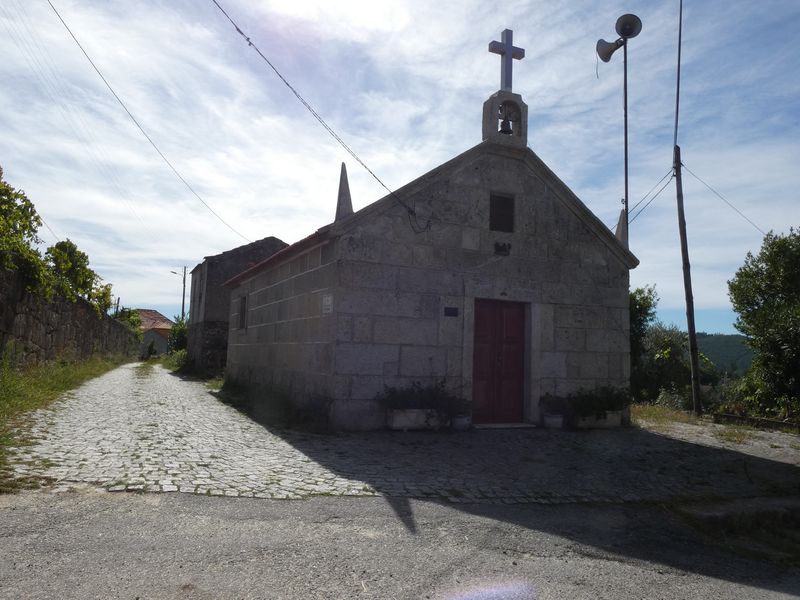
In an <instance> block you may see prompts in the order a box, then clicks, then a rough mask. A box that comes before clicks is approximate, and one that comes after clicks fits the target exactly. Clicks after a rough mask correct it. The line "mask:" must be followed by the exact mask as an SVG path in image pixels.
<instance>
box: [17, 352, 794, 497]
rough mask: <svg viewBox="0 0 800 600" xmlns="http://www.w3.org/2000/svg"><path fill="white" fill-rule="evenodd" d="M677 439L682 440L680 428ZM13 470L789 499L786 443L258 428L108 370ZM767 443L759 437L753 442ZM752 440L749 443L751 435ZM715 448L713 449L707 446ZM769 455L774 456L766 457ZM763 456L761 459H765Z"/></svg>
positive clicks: (192, 489)
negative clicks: (782, 496) (322, 432)
mask: <svg viewBox="0 0 800 600" xmlns="http://www.w3.org/2000/svg"><path fill="white" fill-rule="evenodd" d="M687 431H688V433H687ZM31 432H32V434H33V437H34V438H35V439H36V441H35V443H34V445H32V446H25V447H22V448H19V449H17V451H16V453H15V457H14V464H15V470H16V472H17V473H18V474H19V475H21V476H22V475H34V476H41V477H45V478H49V479H51V480H52V481H53V482H54V483H53V485H52V489H53V490H55V491H65V490H69V489H72V488H74V487H76V486H82V485H92V486H101V487H104V488H106V489H108V490H109V491H153V492H156V491H158V492H184V493H195V494H207V495H212V496H222V495H225V496H239V497H256V498H278V499H301V498H306V497H310V496H314V495H354V496H373V495H383V496H389V497H401V498H402V497H416V498H435V499H442V500H447V501H450V502H456V503H462V502H463V503H467V502H480V503H503V504H514V503H530V502H535V503H563V502H626V501H667V500H670V499H673V498H682V499H689V498H698V499H699V498H719V497H726V498H727V497H748V496H757V495H764V494H791V493H795V494H796V493H798V492H800V468H799V467H800V438H798V436H792V435H786V434H775V435H778V436H783V437H776V438H769V439H775V440H778V441H779V442H780V443H773V444H768V443H760V444H759V445H758V446H757V448H756V450H757V451H755V452H753V453H751V454H748V453H747V451H748V448H749V446H748V445H746V444H744V445H741V447H736V448H730V447H725V446H724V444H722V443H716V442H714V439H715V438H713V436H706V437H707V438H708V439H704V438H703V439H701V438H702V437H703V435H705V434H702V435H700V434H698V437H697V439H694V438H693V437H692V435H693V434H692V432H691V430H685V429H682V430H681V436H679V437H670V436H669V435H663V434H656V433H652V432H649V431H644V430H638V429H625V430H616V431H592V432H566V431H563V432H562V431H558V432H553V431H546V430H540V429H506V430H479V431H470V432H465V433H457V434H453V433H428V432H418V433H416V432H407V433H390V432H373V433H360V434H337V435H316V434H306V433H298V432H286V431H280V430H270V429H267V428H265V427H263V426H262V425H259V424H257V423H255V422H253V421H252V420H250V419H249V418H248V417H246V416H244V415H242V414H240V413H239V412H237V411H236V410H235V409H233V408H231V407H229V406H226V405H224V404H222V403H221V402H219V401H218V400H217V399H216V398H215V397H214V396H213V395H212V394H210V393H209V392H208V391H207V390H206V388H205V386H204V385H203V384H202V383H198V382H190V381H185V380H182V379H180V378H178V377H175V376H173V375H171V374H169V373H168V372H167V371H165V370H164V369H162V368H161V367H158V366H155V367H152V368H141V367H136V366H135V365H126V366H123V367H120V368H118V369H116V370H114V371H112V372H110V373H108V374H106V375H104V376H102V377H99V378H97V379H95V380H93V381H91V382H89V383H87V384H85V385H83V386H82V387H80V388H79V389H78V390H76V391H74V392H71V393H70V394H68V395H66V396H65V398H64V399H62V400H60V401H59V402H57V403H55V404H54V405H53V406H52V408H51V409H48V410H43V411H38V412H37V413H34V415H33V426H32V430H31ZM767 435H772V434H767ZM762 442H763V440H762ZM714 446H716V447H714ZM770 446H775V448H770ZM771 450H774V452H772V454H770V451H771Z"/></svg>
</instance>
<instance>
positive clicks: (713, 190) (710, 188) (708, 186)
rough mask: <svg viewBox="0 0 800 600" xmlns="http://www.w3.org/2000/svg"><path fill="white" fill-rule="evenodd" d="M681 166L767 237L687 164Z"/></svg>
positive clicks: (762, 231)
mask: <svg viewBox="0 0 800 600" xmlns="http://www.w3.org/2000/svg"><path fill="white" fill-rule="evenodd" d="M681 166H682V167H683V168H684V169H686V170H687V171H689V174H690V175H691V176H692V177H694V178H695V179H697V181H699V182H700V183H702V184H703V185H704V186H706V187H707V188H708V189H709V190H711V191H712V192H713V193H714V194H716V196H717V197H718V198H719V199H720V200H722V201H723V202H724V203H725V204H727V205H728V206H730V207H731V208H732V209H733V210H735V211H736V212H737V213H739V216H740V217H742V218H743V219H744V220H745V221H747V222H748V223H750V225H752V226H753V227H755V228H756V229H757V230H758V231H760V232H761V235H767V234H766V233H765V232H764V230H763V229H761V227H759V226H758V225H756V224H755V223H753V222H752V221H751V220H750V219H748V218H747V217H746V216H745V214H744V213H743V212H742V211H740V210H739V209H738V208H736V207H735V206H734V205H733V204H731V203H730V202H729V201H728V200H726V199H725V197H724V196H723V195H722V194H720V193H719V192H718V191H717V190H715V189H714V188H712V187H711V186H710V185H708V184H707V183H706V182H705V181H703V180H702V179H700V178H699V177H698V176H697V175H695V174H694V173H692V170H691V169H690V168H689V167H687V166H686V164H685V163H683V162H681Z"/></svg>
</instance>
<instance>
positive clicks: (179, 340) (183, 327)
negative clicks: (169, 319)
mask: <svg viewBox="0 0 800 600" xmlns="http://www.w3.org/2000/svg"><path fill="white" fill-rule="evenodd" d="M173 319H174V321H175V323H174V324H173V325H172V328H171V329H170V331H169V341H168V342H167V348H168V351H169V352H176V351H178V350H186V346H187V342H188V339H189V315H186V316H185V317H179V316H178V315H175V317H173Z"/></svg>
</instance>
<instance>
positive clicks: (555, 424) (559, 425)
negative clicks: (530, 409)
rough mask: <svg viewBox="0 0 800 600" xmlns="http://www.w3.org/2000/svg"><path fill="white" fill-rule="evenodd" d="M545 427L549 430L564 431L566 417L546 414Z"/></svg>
mask: <svg viewBox="0 0 800 600" xmlns="http://www.w3.org/2000/svg"><path fill="white" fill-rule="evenodd" d="M544 426H545V428H547V429H563V428H564V415H555V414H549V413H544Z"/></svg>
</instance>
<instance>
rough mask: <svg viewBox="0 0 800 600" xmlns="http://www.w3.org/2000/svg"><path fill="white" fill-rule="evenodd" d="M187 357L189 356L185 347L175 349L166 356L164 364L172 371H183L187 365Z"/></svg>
mask: <svg viewBox="0 0 800 600" xmlns="http://www.w3.org/2000/svg"><path fill="white" fill-rule="evenodd" d="M187 358H188V356H187V352H186V349H185V348H184V349H182V350H175V351H174V352H169V353H168V354H166V355H165V356H164V359H163V360H162V364H163V365H164V366H165V367H166V368H167V369H169V370H170V371H182V370H183V369H184V368H185V367H186V361H187Z"/></svg>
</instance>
